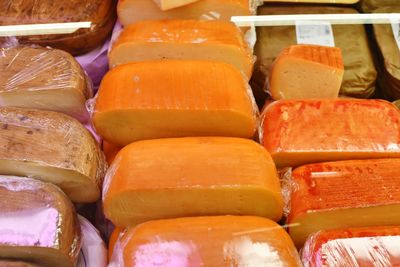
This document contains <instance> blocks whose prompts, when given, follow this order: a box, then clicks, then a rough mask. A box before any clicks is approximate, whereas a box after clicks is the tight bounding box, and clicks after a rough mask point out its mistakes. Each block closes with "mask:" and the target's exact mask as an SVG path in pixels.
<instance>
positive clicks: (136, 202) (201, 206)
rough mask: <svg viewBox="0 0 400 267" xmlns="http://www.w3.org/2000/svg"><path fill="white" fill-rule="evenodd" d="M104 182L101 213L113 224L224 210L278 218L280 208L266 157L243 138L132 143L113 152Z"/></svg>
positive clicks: (271, 165) (272, 167) (274, 176)
mask: <svg viewBox="0 0 400 267" xmlns="http://www.w3.org/2000/svg"><path fill="white" fill-rule="evenodd" d="M104 184H105V186H104V188H103V208H104V213H105V215H106V217H107V218H108V219H109V220H111V221H112V222H113V223H114V225H116V226H119V227H128V226H132V225H135V224H138V223H141V222H144V221H148V220H154V219H165V218H175V217H184V216H200V215H225V214H232V215H256V216H263V217H267V218H270V219H272V220H276V221H278V220H279V219H280V218H281V215H282V211H283V200H282V196H281V192H280V185H279V180H278V175H277V172H276V169H275V165H274V162H273V161H272V158H271V156H270V155H269V154H268V152H267V151H266V150H265V149H264V148H263V147H262V146H260V145H259V144H257V143H255V142H254V141H251V140H246V139H239V138H227V137H192V138H174V139H157V140H147V141H140V142H135V143H132V144H130V145H128V146H126V147H124V148H123V149H122V150H121V151H120V152H119V153H118V155H117V156H116V158H115V159H114V161H113V163H112V164H111V166H110V168H109V170H108V172H107V175H106V181H105V183H104ZM144 203H145V204H144Z"/></svg>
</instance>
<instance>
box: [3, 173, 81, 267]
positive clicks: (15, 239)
mask: <svg viewBox="0 0 400 267" xmlns="http://www.w3.org/2000/svg"><path fill="white" fill-rule="evenodd" d="M0 195H1V198H0V209H1V212H0V257H1V258H9V259H18V260H27V261H33V262H37V263H40V264H43V266H55V265H54V264H57V266H73V264H74V263H75V262H76V259H77V256H78V253H79V249H80V228H79V224H78V220H77V217H76V214H75V210H74V207H73V205H72V203H71V202H70V200H69V199H68V198H67V197H66V196H65V195H64V194H63V193H62V191H61V190H60V189H58V187H56V186H54V185H52V184H48V183H43V182H41V181H38V180H33V179H29V178H21V177H11V176H0Z"/></svg>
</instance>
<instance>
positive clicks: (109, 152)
mask: <svg viewBox="0 0 400 267" xmlns="http://www.w3.org/2000/svg"><path fill="white" fill-rule="evenodd" d="M102 148H103V152H104V155H105V156H106V160H107V163H108V165H111V163H112V162H113V160H114V158H115V156H116V155H117V154H118V152H119V151H120V150H121V148H122V147H120V146H116V145H113V144H111V143H109V142H107V141H103V144H102Z"/></svg>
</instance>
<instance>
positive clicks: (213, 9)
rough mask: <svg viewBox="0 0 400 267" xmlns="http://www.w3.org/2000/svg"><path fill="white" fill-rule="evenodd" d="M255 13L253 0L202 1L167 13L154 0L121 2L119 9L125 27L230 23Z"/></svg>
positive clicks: (120, 18)
mask: <svg viewBox="0 0 400 267" xmlns="http://www.w3.org/2000/svg"><path fill="white" fill-rule="evenodd" d="M255 11H256V1H251V0H201V1H197V2H194V3H192V4H190V5H185V6H182V7H178V8H174V9H171V10H167V11H162V10H161V9H160V8H159V7H158V6H157V4H156V3H155V2H153V0H120V1H118V7H117V13H118V19H119V21H120V22H121V23H122V25H123V26H128V25H131V24H133V23H135V22H138V21H142V20H156V19H195V20H198V19H201V20H225V21H230V20H231V17H232V16H249V15H253V14H255Z"/></svg>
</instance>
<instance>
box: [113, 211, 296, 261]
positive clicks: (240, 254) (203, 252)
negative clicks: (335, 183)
mask: <svg viewBox="0 0 400 267" xmlns="http://www.w3.org/2000/svg"><path fill="white" fill-rule="evenodd" d="M154 265H161V266H271V267H278V266H301V263H300V261H299V256H298V254H297V251H296V249H295V248H294V246H293V243H292V241H291V240H290V238H289V236H288V235H287V233H286V232H285V230H284V229H283V228H281V227H280V226H279V225H278V224H276V223H275V222H273V221H270V220H268V219H264V218H259V217H248V216H243V217H235V216H220V217H195V218H180V219H172V220H159V221H152V222H148V223H144V224H141V225H139V226H138V227H136V228H131V229H129V230H128V231H127V232H126V233H125V235H124V236H123V237H122V238H121V240H119V241H118V242H117V245H116V250H115V252H114V255H113V260H112V262H111V266H121V267H124V266H130V267H132V266H154Z"/></svg>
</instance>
